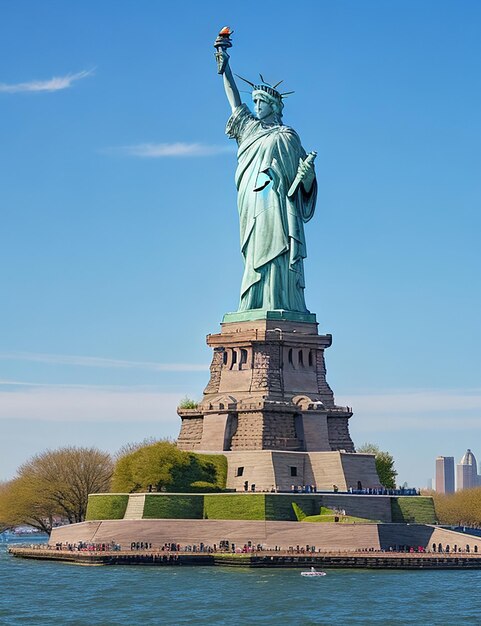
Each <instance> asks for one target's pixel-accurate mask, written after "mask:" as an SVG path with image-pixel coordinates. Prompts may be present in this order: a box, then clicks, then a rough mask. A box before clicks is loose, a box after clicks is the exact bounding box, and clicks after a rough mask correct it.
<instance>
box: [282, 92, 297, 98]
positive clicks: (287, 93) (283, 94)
mask: <svg viewBox="0 0 481 626" xmlns="http://www.w3.org/2000/svg"><path fill="white" fill-rule="evenodd" d="M291 93H296V92H295V91H286V92H285V93H281V98H285V97H286V96H290V95H291Z"/></svg>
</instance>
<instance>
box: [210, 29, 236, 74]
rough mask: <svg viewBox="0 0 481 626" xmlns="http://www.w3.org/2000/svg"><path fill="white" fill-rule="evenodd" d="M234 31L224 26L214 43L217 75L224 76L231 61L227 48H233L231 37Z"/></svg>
mask: <svg viewBox="0 0 481 626" xmlns="http://www.w3.org/2000/svg"><path fill="white" fill-rule="evenodd" d="M233 32H234V31H233V30H231V29H230V28H229V26H224V28H223V29H222V30H221V31H220V33H219V34H218V35H217V39H216V40H215V43H214V48H215V49H216V51H217V52H216V53H215V58H216V61H217V73H218V74H223V73H224V72H225V68H226V65H227V62H228V61H229V55H228V54H227V48H231V47H232V41H231V39H230V36H231V35H232V33H233Z"/></svg>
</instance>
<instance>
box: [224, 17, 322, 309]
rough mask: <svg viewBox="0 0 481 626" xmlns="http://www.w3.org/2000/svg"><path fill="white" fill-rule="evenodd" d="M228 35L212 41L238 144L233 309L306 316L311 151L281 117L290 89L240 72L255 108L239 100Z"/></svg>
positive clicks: (232, 133)
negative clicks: (239, 260) (237, 264)
mask: <svg viewBox="0 0 481 626" xmlns="http://www.w3.org/2000/svg"><path fill="white" fill-rule="evenodd" d="M231 34H232V31H231V29H230V28H228V27H225V28H223V29H222V30H221V31H220V33H219V36H218V37H217V39H216V41H215V44H214V46H215V48H216V54H215V56H216V60H217V72H218V73H219V74H221V75H222V76H223V80H224V87H225V92H226V95H227V99H228V101H229V104H230V106H231V109H232V115H231V116H230V118H229V120H228V122H227V127H226V133H227V135H228V136H229V137H231V138H232V139H235V140H236V142H237V144H238V147H239V150H238V153H237V160H238V167H237V172H236V186H237V192H238V195H237V199H238V200H237V203H238V209H239V221H240V239H241V252H242V256H243V257H244V274H243V278H242V286H241V298H240V304H239V309H238V312H242V314H243V316H244V317H243V319H262V318H263V316H264V317H265V315H266V312H267V311H278V312H283V313H280V315H281V316H282V315H284V314H285V312H286V311H288V312H290V314H291V313H292V314H294V315H295V316H297V317H296V319H304V318H306V314H307V315H308V314H309V311H308V310H307V308H306V304H305V301H304V259H305V257H306V240H305V237H304V223H305V222H307V221H308V220H310V219H311V217H312V216H313V214H314V209H315V205H316V196H317V183H316V175H315V170H314V159H315V156H316V153H315V152H311V153H310V154H308V155H307V154H306V152H305V150H304V148H303V147H302V145H301V141H300V139H299V136H298V134H297V133H296V132H295V131H294V130H293V129H292V128H290V127H289V126H285V125H284V124H283V122H282V111H283V108H284V102H283V99H284V98H285V97H286V96H287V95H289V93H292V92H288V93H280V92H279V91H278V89H277V87H278V86H279V85H280V83H281V82H282V81H280V82H278V83H276V84H274V85H271V84H269V83H267V82H266V81H265V80H264V78H263V77H262V75H261V77H260V78H261V82H260V83H258V84H255V83H252V82H250V81H248V80H246V79H245V78H243V79H242V80H244V81H245V82H246V83H248V84H249V85H250V87H251V88H252V99H253V101H254V112H255V114H254V113H252V112H251V111H250V110H249V107H248V106H247V105H246V104H243V103H242V101H241V98H240V94H239V90H238V88H237V85H236V83H235V80H234V77H233V74H232V70H231V68H230V65H229V55H228V54H227V49H228V48H230V47H231V46H232V42H231V40H230V35H231ZM239 78H241V77H239ZM245 315H247V316H248V317H245ZM306 319H307V318H306Z"/></svg>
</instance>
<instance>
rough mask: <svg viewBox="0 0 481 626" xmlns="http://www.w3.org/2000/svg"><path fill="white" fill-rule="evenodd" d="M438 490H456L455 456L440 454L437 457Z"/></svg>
mask: <svg viewBox="0 0 481 626" xmlns="http://www.w3.org/2000/svg"><path fill="white" fill-rule="evenodd" d="M436 491H437V492H438V493H453V492H454V457H453V456H438V457H437V458H436Z"/></svg>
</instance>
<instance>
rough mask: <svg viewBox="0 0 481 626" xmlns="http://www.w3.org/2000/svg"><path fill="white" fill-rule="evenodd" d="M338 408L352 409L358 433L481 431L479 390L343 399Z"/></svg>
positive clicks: (430, 391) (372, 395)
mask: <svg viewBox="0 0 481 626" xmlns="http://www.w3.org/2000/svg"><path fill="white" fill-rule="evenodd" d="M338 404H344V405H347V406H352V408H353V411H354V417H353V418H352V419H353V422H352V424H351V426H352V427H354V428H355V429H356V431H357V432H359V433H363V432H365V433H372V432H403V431H404V432H406V431H407V432H412V433H415V432H431V433H432V432H437V431H444V432H447V431H452V432H453V433H457V432H458V431H461V430H479V429H481V419H480V418H479V414H480V411H481V389H451V390H449V389H448V390H445V389H444V390H436V389H424V390H409V391H405V392H403V391H396V392H391V393H378V394H376V393H372V394H356V395H342V397H339V398H338ZM453 416H455V417H453Z"/></svg>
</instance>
